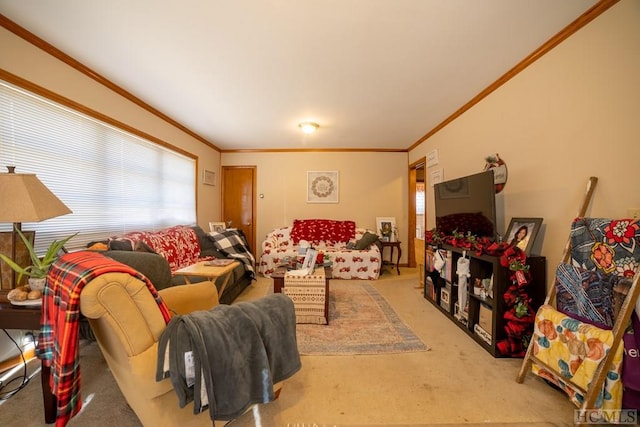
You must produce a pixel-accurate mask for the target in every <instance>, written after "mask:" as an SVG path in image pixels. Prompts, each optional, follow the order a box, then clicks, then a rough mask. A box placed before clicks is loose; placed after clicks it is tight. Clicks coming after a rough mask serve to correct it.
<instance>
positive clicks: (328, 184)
mask: <svg viewBox="0 0 640 427" xmlns="http://www.w3.org/2000/svg"><path fill="white" fill-rule="evenodd" d="M307 203H338V171H325V172H321V171H308V172H307Z"/></svg>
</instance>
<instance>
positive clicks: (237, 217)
mask: <svg viewBox="0 0 640 427" xmlns="http://www.w3.org/2000/svg"><path fill="white" fill-rule="evenodd" d="M255 188H256V167H255V166H223V167H222V219H223V221H231V227H232V228H237V229H239V230H242V232H243V233H244V235H245V236H246V237H247V242H248V243H249V248H250V249H251V253H252V254H253V255H254V256H255V255H256V251H255V248H256V227H255V223H256V222H255V217H256V209H255V207H256V194H255V193H256V192H255Z"/></svg>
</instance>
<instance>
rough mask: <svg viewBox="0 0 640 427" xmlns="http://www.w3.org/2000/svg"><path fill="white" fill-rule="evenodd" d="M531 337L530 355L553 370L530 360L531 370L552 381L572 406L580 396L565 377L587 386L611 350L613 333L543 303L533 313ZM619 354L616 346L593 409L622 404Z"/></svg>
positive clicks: (620, 357)
mask: <svg viewBox="0 0 640 427" xmlns="http://www.w3.org/2000/svg"><path fill="white" fill-rule="evenodd" d="M532 339H533V341H534V344H533V354H534V356H536V357H537V358H538V359H539V360H540V361H541V362H543V363H545V364H547V365H549V366H550V367H552V368H553V369H554V370H555V371H556V372H550V371H548V370H547V369H545V368H544V367H542V366H539V365H537V364H535V363H534V364H533V369H532V371H533V373H535V374H536V375H539V376H540V377H542V378H545V379H547V380H549V381H551V382H553V383H554V384H556V385H557V386H558V387H560V388H561V389H563V390H564V391H565V392H566V393H567V395H568V396H569V399H570V400H571V401H572V402H573V403H574V404H575V405H576V406H578V407H579V406H581V405H582V402H583V400H584V396H583V395H582V394H581V393H580V392H579V391H578V390H577V389H575V388H574V387H572V386H571V385H570V384H568V383H567V382H566V379H571V381H573V382H574V383H575V384H577V385H578V386H580V387H582V388H583V389H587V387H588V386H589V382H590V381H591V379H592V378H593V377H594V374H595V371H596V369H597V368H598V365H599V364H600V362H601V361H602V359H604V357H605V355H606V354H607V353H608V352H609V350H610V349H611V344H612V343H613V333H612V332H611V331H608V330H604V329H600V328H597V327H595V326H593V325H589V324H585V323H582V322H580V321H578V320H576V319H572V318H571V317H568V316H566V315H564V314H562V313H560V312H558V311H556V310H555V309H554V308H553V307H551V306H549V305H543V306H542V307H540V309H539V310H538V313H537V314H536V320H535V325H534V331H533V337H532ZM622 354H623V346H622V345H619V346H618V348H617V350H616V353H615V355H614V357H613V362H612V365H611V366H610V367H609V369H608V371H607V377H606V379H605V383H604V386H603V389H602V391H601V393H600V395H599V397H598V398H597V399H596V403H595V406H596V407H597V408H602V409H608V410H616V409H620V407H621V405H622V381H621V380H620V374H621V370H622ZM558 373H559V374H558Z"/></svg>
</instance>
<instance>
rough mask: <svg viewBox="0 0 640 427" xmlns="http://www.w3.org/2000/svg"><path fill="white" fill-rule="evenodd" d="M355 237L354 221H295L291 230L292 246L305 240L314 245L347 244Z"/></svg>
mask: <svg viewBox="0 0 640 427" xmlns="http://www.w3.org/2000/svg"><path fill="white" fill-rule="evenodd" d="M355 236H356V223H355V222H354V221H335V220H331V219H296V220H294V221H293V227H292V229H291V239H292V240H293V243H294V244H298V242H300V240H306V241H308V242H310V243H312V244H314V245H317V244H318V242H321V241H325V242H348V241H349V240H351V239H353V238H354V237H355Z"/></svg>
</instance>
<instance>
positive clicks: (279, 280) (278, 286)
mask: <svg viewBox="0 0 640 427" xmlns="http://www.w3.org/2000/svg"><path fill="white" fill-rule="evenodd" d="M286 272H287V268H286V267H278V268H276V269H275V270H274V271H273V273H271V278H272V279H273V293H274V294H279V293H282V288H284V275H285V273H286ZM324 276H325V284H324V295H325V297H324V318H325V320H326V324H327V325H328V324H329V281H330V280H331V279H332V276H331V268H330V267H325V268H324Z"/></svg>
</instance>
